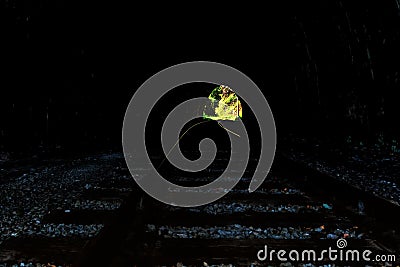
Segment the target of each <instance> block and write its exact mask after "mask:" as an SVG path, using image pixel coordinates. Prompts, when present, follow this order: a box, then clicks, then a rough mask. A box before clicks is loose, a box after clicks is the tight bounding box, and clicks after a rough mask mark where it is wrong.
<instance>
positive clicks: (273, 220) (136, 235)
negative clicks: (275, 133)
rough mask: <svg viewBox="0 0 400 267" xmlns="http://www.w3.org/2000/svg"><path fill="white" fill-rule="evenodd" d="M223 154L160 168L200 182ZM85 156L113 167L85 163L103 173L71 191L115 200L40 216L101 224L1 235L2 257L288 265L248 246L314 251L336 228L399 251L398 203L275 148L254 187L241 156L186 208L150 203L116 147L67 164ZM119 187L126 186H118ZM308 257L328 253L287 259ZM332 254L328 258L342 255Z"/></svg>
mask: <svg viewBox="0 0 400 267" xmlns="http://www.w3.org/2000/svg"><path fill="white" fill-rule="evenodd" d="M225 163H226V162H225V161H224V159H219V160H217V164H216V165H214V167H213V169H211V170H210V171H209V172H208V175H204V176H202V177H200V178H197V179H193V178H192V177H183V176H180V175H179V174H178V173H175V172H174V171H173V170H171V171H170V170H167V173H169V174H170V177H169V179H170V180H171V181H173V182H175V183H177V184H181V185H187V186H193V185H198V184H199V183H200V184H205V183H207V182H209V181H211V180H212V179H214V178H215V177H216V176H218V175H219V173H220V170H221V169H223V167H224V165H225ZM87 164H89V165H90V166H93V165H101V166H105V169H112V170H113V171H111V172H109V171H105V169H102V168H100V169H99V171H97V172H94V173H91V175H99V176H101V175H102V176H104V177H103V178H102V179H101V180H102V181H101V183H100V184H99V186H96V187H93V188H89V189H85V190H84V191H83V193H82V194H80V195H79V199H77V200H78V201H79V203H81V204H82V203H86V202H85V201H92V202H93V201H100V202H107V203H120V205H119V206H118V208H115V209H108V208H107V206H100V207H99V208H88V209H81V208H76V207H75V206H71V207H69V206H67V207H65V208H69V210H68V212H66V210H65V209H64V208H63V209H61V210H60V209H57V207H52V206H51V207H50V208H49V209H50V210H49V212H48V213H47V214H46V215H45V216H44V217H43V218H42V220H43V223H48V224H53V225H75V226H76V225H83V226H84V225H102V226H103V227H102V228H101V230H100V231H99V232H98V234H95V235H93V236H87V235H86V236H81V237H79V236H76V237H70V236H66V237H59V236H55V237H51V236H50V237H40V236H39V237H29V236H28V237H27V236H20V237H17V238H10V239H8V240H6V241H5V242H3V243H2V244H1V246H0V248H1V250H0V257H2V259H3V260H2V262H3V263H8V264H9V265H10V264H11V262H16V261H18V262H22V261H23V262H25V263H27V262H29V261H32V262H35V261H37V262H41V263H47V262H53V263H55V264H56V265H61V266H62V265H65V266H207V265H208V266H212V265H215V266H222V265H224V264H225V265H229V264H231V265H233V266H252V265H253V266H280V264H286V266H290V265H288V263H287V262H281V261H278V260H277V259H276V257H275V258H274V259H273V260H265V261H261V260H259V259H258V257H257V253H258V251H259V250H261V249H263V248H264V247H265V246H267V247H268V248H269V249H274V250H276V251H278V250H280V249H284V250H287V251H289V250H292V249H296V250H298V251H302V250H310V249H315V250H316V251H317V252H318V251H320V250H322V249H327V248H328V247H332V248H336V241H337V239H339V238H345V239H346V240H347V243H348V248H349V249H359V250H360V251H361V250H366V249H368V250H371V251H373V252H374V253H375V254H384V255H391V254H395V255H397V259H398V258H399V256H398V252H399V251H400V248H399V244H400V242H399V239H398V238H397V236H396V234H393V232H397V231H399V229H398V228H399V226H398V223H396V221H395V220H388V214H394V213H398V212H399V209H398V207H396V206H394V205H392V204H391V203H388V202H385V201H383V200H381V199H377V198H376V197H374V196H372V195H368V194H365V193H363V192H360V191H357V189H355V188H352V187H350V186H347V185H344V184H341V183H340V182H337V181H336V180H335V179H332V177H327V176H324V175H323V174H321V173H319V172H315V171H314V170H310V169H307V168H305V167H303V166H301V165H297V164H296V163H294V162H292V161H289V160H287V159H286V158H285V157H282V156H277V157H276V160H275V163H274V165H273V167H272V171H271V173H270V174H269V175H268V176H267V179H266V180H265V182H264V183H263V185H262V186H261V188H259V189H258V190H257V191H256V192H254V193H252V194H249V193H248V191H247V188H248V184H249V182H250V177H251V173H252V171H251V170H252V169H254V166H255V164H256V160H251V161H250V164H249V168H248V170H247V171H246V172H245V174H244V177H243V178H242V179H241V181H240V182H239V184H238V185H237V186H236V187H235V188H234V189H233V190H232V191H231V192H230V193H229V194H227V195H226V196H225V197H223V198H222V199H220V200H218V201H216V202H214V203H210V204H208V205H205V206H201V207H196V208H179V207H172V206H169V205H166V204H163V203H160V202H158V201H156V200H154V199H152V198H151V197H149V196H148V195H146V194H145V193H144V192H143V191H142V190H141V189H140V188H138V186H136V184H135V183H134V182H133V181H132V180H131V178H129V179H128V180H126V179H115V178H116V177H119V176H124V177H128V176H129V174H128V170H127V168H125V164H124V160H123V157H122V156H118V157H112V158H104V157H103V158H102V159H97V158H96V157H95V158H94V159H92V160H89V161H88V162H86V161H84V162H82V161H79V164H78V163H77V164H72V165H74V166H81V167H82V168H83V169H85V168H86V167H85V166H86V165H87ZM65 168H67V170H68V168H69V167H65ZM141 172H145V170H138V174H139V175H140V174H141ZM77 173H82V172H77ZM83 173H84V172H83ZM77 176H79V175H77ZM121 188H125V189H129V190H126V191H125V190H119V189H121ZM359 201H362V202H363V203H365V213H364V214H360V213H359V212H358V211H357V205H358V202H359ZM92 202H91V203H92ZM74 203H75V202H74ZM93 203H97V202H93ZM74 207H75V208H74ZM95 207H96V205H95ZM389 217H390V216H389ZM4 259H5V260H4ZM21 259H22V260H21ZM309 263H313V264H316V265H324V264H331V263H332V261H331V260H329V259H326V258H325V259H322V260H321V261H318V262H315V261H313V260H312V259H310V260H300V261H298V262H297V261H296V262H294V261H292V262H291V264H293V265H294V266H298V265H301V264H309ZM342 263H343V264H341V263H340V262H339V264H336V265H339V266H341V265H346V263H345V262H342ZM347 265H350V266H354V265H358V264H354V263H351V264H347ZM361 265H365V264H361ZM370 265H372V266H373V265H379V264H376V263H375V264H370ZM7 266H8V265H7Z"/></svg>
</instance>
